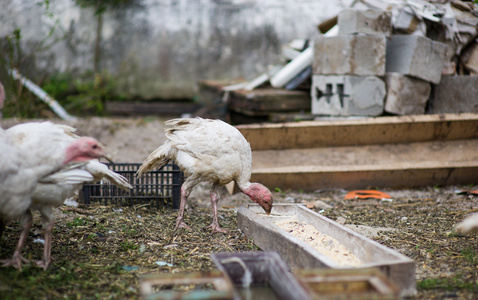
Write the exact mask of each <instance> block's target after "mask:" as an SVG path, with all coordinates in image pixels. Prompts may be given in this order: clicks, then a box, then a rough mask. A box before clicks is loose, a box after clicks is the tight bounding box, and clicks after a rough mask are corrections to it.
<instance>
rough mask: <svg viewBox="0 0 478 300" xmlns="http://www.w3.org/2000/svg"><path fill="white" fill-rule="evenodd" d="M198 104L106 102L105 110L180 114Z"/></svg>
mask: <svg viewBox="0 0 478 300" xmlns="http://www.w3.org/2000/svg"><path fill="white" fill-rule="evenodd" d="M199 108H200V106H199V105H198V104H195V103H192V102H182V101H181V102H180V101H177V102H106V112H107V113H109V114H113V115H180V114H183V113H192V112H195V111H196V110H198V109H199Z"/></svg>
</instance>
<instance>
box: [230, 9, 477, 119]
mask: <svg viewBox="0 0 478 300" xmlns="http://www.w3.org/2000/svg"><path fill="white" fill-rule="evenodd" d="M318 30H319V31H320V35H318V36H317V37H316V38H314V39H311V40H295V41H293V42H291V43H290V44H289V45H287V46H285V47H284V51H283V54H284V56H285V57H286V59H287V61H286V62H287V63H286V64H285V65H279V66H273V67H271V68H270V70H269V72H267V73H266V74H262V75H260V76H258V77H257V78H255V79H254V80H252V81H248V82H243V83H240V84H238V85H233V86H227V87H225V88H224V89H223V90H224V91H228V92H229V91H234V90H237V89H243V90H244V89H245V90H249V91H250V90H253V89H256V88H259V87H260V86H261V85H262V86H263V85H264V84H267V83H269V84H270V86H272V87H273V88H276V89H285V90H294V89H297V88H298V87H300V86H303V85H304V82H308V83H309V85H308V86H307V87H308V88H309V89H310V98H311V113H312V115H313V116H316V117H318V116H380V115H384V114H392V115H412V114H425V113H461V112H478V98H477V96H476V95H478V4H476V3H473V2H472V1H459V0H448V1H447V0H443V1H424V0H406V1H405V0H360V1H354V2H353V4H352V5H351V7H349V8H345V9H343V10H342V11H341V12H340V13H339V15H338V16H334V17H332V18H331V19H329V20H326V21H324V22H322V23H321V24H319V25H318Z"/></svg>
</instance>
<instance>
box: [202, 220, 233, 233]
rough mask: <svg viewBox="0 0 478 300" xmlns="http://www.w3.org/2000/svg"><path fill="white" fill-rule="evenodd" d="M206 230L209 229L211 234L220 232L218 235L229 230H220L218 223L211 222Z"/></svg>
mask: <svg viewBox="0 0 478 300" xmlns="http://www.w3.org/2000/svg"><path fill="white" fill-rule="evenodd" d="M206 228H211V229H212V233H216V232H220V233H226V234H227V233H229V232H230V230H229V229H226V228H221V227H220V226H219V224H218V223H215V222H212V223H211V225H209V226H208V227H206Z"/></svg>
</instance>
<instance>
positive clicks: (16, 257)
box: [0, 251, 28, 271]
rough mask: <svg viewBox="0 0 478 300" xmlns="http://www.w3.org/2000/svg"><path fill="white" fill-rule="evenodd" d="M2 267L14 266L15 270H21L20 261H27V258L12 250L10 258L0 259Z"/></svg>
mask: <svg viewBox="0 0 478 300" xmlns="http://www.w3.org/2000/svg"><path fill="white" fill-rule="evenodd" d="M0 262H1V263H2V266H3V267H14V268H15V269H17V270H20V271H21V270H22V262H24V263H28V260H27V259H26V258H25V257H23V256H22V255H21V254H20V252H19V251H15V252H13V256H12V258H11V259H4V260H1V261H0Z"/></svg>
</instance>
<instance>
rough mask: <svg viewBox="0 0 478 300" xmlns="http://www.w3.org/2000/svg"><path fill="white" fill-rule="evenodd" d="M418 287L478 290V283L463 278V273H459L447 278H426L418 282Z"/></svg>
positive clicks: (423, 288)
mask: <svg viewBox="0 0 478 300" xmlns="http://www.w3.org/2000/svg"><path fill="white" fill-rule="evenodd" d="M417 288H418V289H422V290H435V289H441V290H446V291H454V290H457V289H460V290H462V289H465V290H469V291H473V292H478V283H477V282H474V281H470V280H467V279H466V278H463V275H462V274H460V273H458V274H456V275H455V276H452V277H445V278H425V279H423V280H421V281H419V282H418V283H417Z"/></svg>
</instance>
